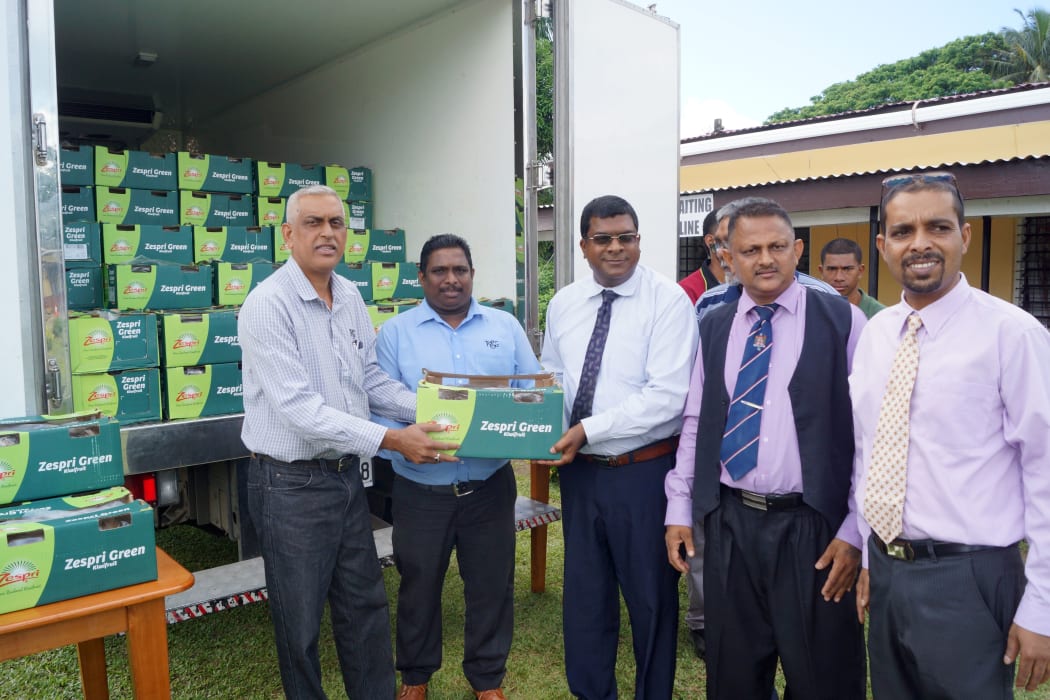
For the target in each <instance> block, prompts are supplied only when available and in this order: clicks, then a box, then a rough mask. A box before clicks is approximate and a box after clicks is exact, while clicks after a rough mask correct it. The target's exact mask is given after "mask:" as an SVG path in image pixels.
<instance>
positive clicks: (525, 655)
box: [0, 476, 1050, 700]
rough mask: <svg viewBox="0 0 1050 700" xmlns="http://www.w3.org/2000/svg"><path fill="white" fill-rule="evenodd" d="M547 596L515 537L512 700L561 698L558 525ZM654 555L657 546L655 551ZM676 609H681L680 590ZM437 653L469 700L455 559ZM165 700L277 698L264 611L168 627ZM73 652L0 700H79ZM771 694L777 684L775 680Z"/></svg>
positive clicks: (440, 675)
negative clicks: (535, 584) (533, 581)
mask: <svg viewBox="0 0 1050 700" xmlns="http://www.w3.org/2000/svg"><path fill="white" fill-rule="evenodd" d="M518 489H519V492H520V493H528V479H527V477H523V476H519V478H518ZM558 497H559V492H558V486H557V483H556V482H555V483H552V485H551V500H552V501H554V502H557V500H558ZM549 531H550V532H549V537H548V557H547V591H546V592H545V593H540V594H534V593H532V592H531V591H530V577H529V574H530V569H529V536H528V535H527V534H526V533H521V534H520V535H519V537H518V550H517V562H518V567H517V578H516V581H515V586H516V589H515V595H514V603H515V637H514V646H513V648H512V650H511V655H510V659H509V662H508V673H507V678H506V681H505V684H504V689H505V690H506V692H507V695H508V697H510V698H512V699H513V698H516V699H517V700H541V699H542V700H547V699H549V698H553V699H560V698H570V697H571V696H570V695H569V691H568V686H567V685H566V682H565V672H564V666H563V661H562V639H561V595H560V592H561V584H562V571H561V562H562V558H563V548H562V533H561V525H560V523H555V524H553V525H551V526H550V527H549ZM157 541H158V544H159V545H160V546H161V547H163V548H164V549H165V550H166V551H168V552H169V553H170V554H171V555H172V556H173V557H174V558H175V559H177V560H178V561H179V562H180V563H182V564H183V565H184V566H186V567H187V568H190V569H200V568H204V567H209V566H216V565H218V564H222V563H227V562H229V561H233V560H234V559H235V558H236V549H237V548H236V545H235V543H233V542H231V541H229V540H227V539H225V538H223V537H220V536H216V535H212V534H209V533H207V532H205V531H203V530H200V529H197V528H194V527H191V526H185V525H182V526H176V527H173V528H168V529H166V530H162V531H159V532H158V533H157ZM661 546H662V543H661ZM384 579H385V582H386V588H387V594H388V596H389V597H390V600H391V611H393V607H394V605H396V599H397V582H398V576H397V572H396V571H395V570H394V569H393V568H392V567H391V568H388V569H387V570H386V571H385V572H384ZM681 590H682V599H681V602H682V610H683V611H684V610H685V606H686V605H687V602H686V598H685V584H684V582H683V584H682V586H681ZM444 603H445V608H444V618H445V637H444V639H445V647H444V663H443V667H442V668H441V670H440V671H438V672H437V674H435V675H434V677H433V678H432V679H431V683H430V698H431V700H468V699H469V698H471V697H473V696H472V694H471V692H470V686H469V684H468V683H467V681H466V679H465V678H463V674H462V670H461V666H460V664H461V661H462V655H463V624H462V621H463V586H462V582H461V580H460V578H459V576H458V574H457V573H456V567H455V558H454V557H453V565H452V566H451V567H450V571H449V576H448V577H447V579H446V582H445V595H444ZM620 642H621V643H620V649H619V655H618V657H617V664H616V676H617V681H618V683H619V687H620V695H621V696H622V697H631V696H632V695H633V691H634V680H633V676H634V660H633V656H632V654H631V638H630V627H629V623H628V621H627V615H626V611H624V612H623V614H622V631H621V638H620ZM168 645H169V655H170V660H171V661H170V663H171V686H172V697H173V698H175V699H176V700H182V699H192V698H217V699H218V698H221V699H223V700H231V699H245V700H248V699H255V698H260V699H264V698H275V699H279V698H282V697H283V694H282V692H281V683H280V677H279V674H278V671H277V657H276V652H275V650H274V643H273V632H272V629H271V626H270V619H269V609H268V607H267V604H265V603H256V604H253V605H248V606H246V607H241V608H233V609H230V610H226V611H223V612H220V613H214V614H212V615H207V616H205V617H203V618H200V619H196V620H189V621H187V622H180V623H178V624H175V625H170V626H169V627H168ZM320 653H321V667H322V669H323V673H324V687H325V691H326V692H327V693H328V695H329V696H330V697H332V698H340V697H345V694H344V691H343V687H342V680H341V677H340V674H339V668H338V661H337V659H336V655H335V647H334V645H333V643H332V638H331V629H330V627H329V626H328V620H327V617H326V619H325V620H324V622H323V624H322V630H321V644H320ZM106 657H107V663H108V669H109V682H110V693H111V696H112V697H113V698H130V697H131V696H132V693H131V685H130V680H129V676H128V667H127V648H126V644H125V640H124V637H122V636H115V637H108V638H107V639H106ZM77 668H78V667H77V658H76V648H75V647H71V646H70V647H63V648H60V649H56V650H52V651H49V652H44V653H41V654H36V655H34V656H29V657H24V658H22V659H15V660H12V661H7V662H4V663H3V664H2V667H0V700H15V699H18V700H22V699H32V700H38V699H42V698H47V699H48V700H51V699H55V700H62V699H66V698H68V699H70V700H75V699H77V698H80V697H82V695H81V691H80V680H79V676H78V671H77ZM704 680H705V676H704V664H703V662H701V661H699V660H698V659H697V658H696V657H695V656H694V655H693V651H692V646H691V645H690V643H689V638H688V633H687V632H686V630H685V627H684V625H682V626H681V627H680V630H679V650H678V670H677V674H676V677H675V692H674V697H675V698H683V699H685V698H702V697H703V696H704ZM777 684H778V690H779V691H780V692H781V693H782V691H783V679H782V678H780V677H779V676H778V681H777ZM1017 698H1018V699H1019V700H1050V689H1047V688H1045V687H1044V688H1041V689H1040V690H1039V691H1037V692H1034V693H1025V692H1019V693H1018V694H1017Z"/></svg>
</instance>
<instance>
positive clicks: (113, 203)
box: [95, 187, 179, 226]
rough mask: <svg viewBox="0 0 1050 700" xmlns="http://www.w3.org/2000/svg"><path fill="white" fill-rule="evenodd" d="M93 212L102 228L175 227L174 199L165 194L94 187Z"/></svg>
mask: <svg viewBox="0 0 1050 700" xmlns="http://www.w3.org/2000/svg"><path fill="white" fill-rule="evenodd" d="M95 212H96V213H97V215H98V220H99V223H103V224H129V225H130V224H155V225H157V226H178V225H179V212H178V197H177V193H176V192H171V191H166V190H133V189H129V188H127V187H96V188H95Z"/></svg>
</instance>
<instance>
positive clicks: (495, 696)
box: [474, 688, 507, 700]
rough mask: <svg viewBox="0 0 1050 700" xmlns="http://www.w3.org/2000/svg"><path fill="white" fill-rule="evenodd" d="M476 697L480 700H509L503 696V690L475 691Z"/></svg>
mask: <svg viewBox="0 0 1050 700" xmlns="http://www.w3.org/2000/svg"><path fill="white" fill-rule="evenodd" d="M474 696H475V697H477V699H478V700H507V696H506V695H504V694H503V689H502V688H493V689H492V690H475V691H474Z"/></svg>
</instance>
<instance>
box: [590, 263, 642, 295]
mask: <svg viewBox="0 0 1050 700" xmlns="http://www.w3.org/2000/svg"><path fill="white" fill-rule="evenodd" d="M641 283H642V266H641V264H638V265H635V267H634V272H633V273H631V276H630V277H629V278H627V280H626V281H624V282H623V283H621V284H619V285H617V286H615V287H603V286H601V285H600V284H598V282H597V280H595V279H594V275H591V276H590V277H588V278H587V284H588V289H587V297H588V298H590V297H593V296H597V295H599V294H601V293H602V291H603V290H606V289H611V290H613V291H614V292H616V293H617V294H619V295H620V296H622V297H629V296H633V295H634V293H635V292H637V291H638V285H640V284H641Z"/></svg>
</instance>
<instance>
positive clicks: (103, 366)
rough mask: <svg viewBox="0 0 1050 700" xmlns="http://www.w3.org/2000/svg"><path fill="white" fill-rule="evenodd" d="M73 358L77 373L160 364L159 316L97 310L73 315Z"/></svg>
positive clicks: (71, 347) (71, 342)
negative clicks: (158, 342)
mask: <svg viewBox="0 0 1050 700" xmlns="http://www.w3.org/2000/svg"><path fill="white" fill-rule="evenodd" d="M69 359H70V371H71V372H73V374H92V373H98V372H111V371H113V370H119V369H135V368H141V367H156V366H157V365H158V364H159V362H160V353H159V351H158V346H157V317H156V316H154V315H153V314H120V313H116V312H114V311H93V312H91V313H90V314H74V315H72V316H71V317H70V319H69Z"/></svg>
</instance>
